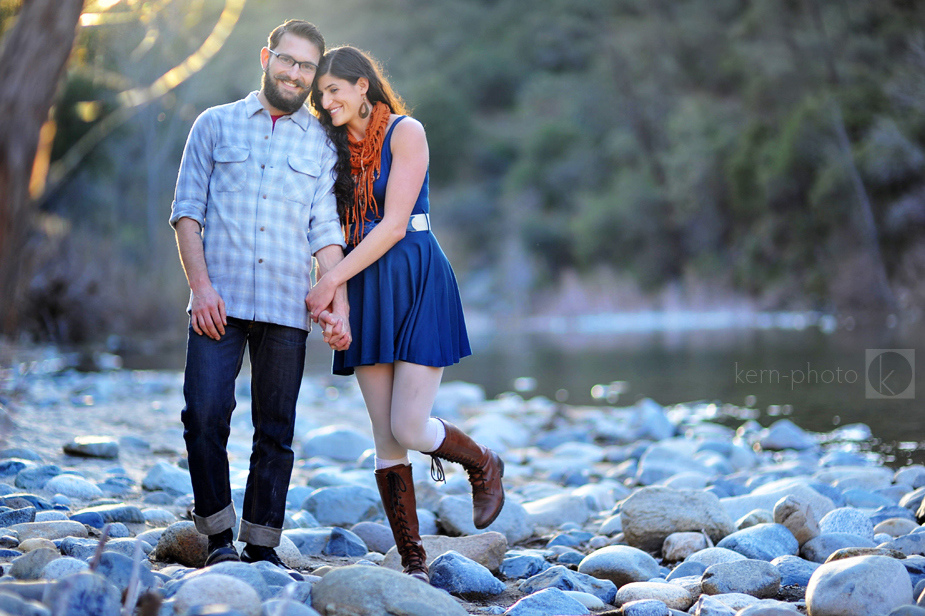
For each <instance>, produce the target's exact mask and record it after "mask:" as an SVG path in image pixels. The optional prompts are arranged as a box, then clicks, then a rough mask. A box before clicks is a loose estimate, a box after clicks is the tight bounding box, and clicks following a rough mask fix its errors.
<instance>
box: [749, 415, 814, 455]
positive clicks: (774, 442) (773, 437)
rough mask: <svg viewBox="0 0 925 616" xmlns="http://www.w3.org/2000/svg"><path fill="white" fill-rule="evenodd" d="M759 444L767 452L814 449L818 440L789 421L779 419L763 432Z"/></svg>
mask: <svg viewBox="0 0 925 616" xmlns="http://www.w3.org/2000/svg"><path fill="white" fill-rule="evenodd" d="M758 444H759V445H761V448H762V449H765V450H782V449H796V450H804V449H812V448H814V447H816V446H817V442H816V439H815V438H814V437H813V436H812V435H811V434H810V433H809V432H806V431H805V430H803V429H802V428H800V427H798V426H797V425H796V424H795V423H793V422H792V421H790V420H789V419H778V420H777V421H775V422H774V423H772V424H771V425H770V426H768V428H766V429H765V430H762V431H761V435H760V437H759V439H758Z"/></svg>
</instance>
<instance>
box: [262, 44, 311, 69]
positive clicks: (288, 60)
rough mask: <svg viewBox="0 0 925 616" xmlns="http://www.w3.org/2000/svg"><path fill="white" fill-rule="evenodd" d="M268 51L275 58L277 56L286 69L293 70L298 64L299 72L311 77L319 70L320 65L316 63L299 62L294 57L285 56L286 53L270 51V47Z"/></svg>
mask: <svg viewBox="0 0 925 616" xmlns="http://www.w3.org/2000/svg"><path fill="white" fill-rule="evenodd" d="M267 51H269V52H270V53H271V54H273V55H274V56H276V59H277V60H279V63H280V64H282V65H283V66H285V67H286V68H292V67H293V66H295V65H296V64H298V65H299V70H300V71H301V72H303V73H305V74H309V75H310V74H311V73H314V72H315V71H316V70H318V65H317V64H315V63H314V62H308V61H305V62H297V61H296V59H295V58H293V57H292V56H287V55H286V54H284V53H276V52H275V51H273V50H272V49H270V48H269V47H268V48H267Z"/></svg>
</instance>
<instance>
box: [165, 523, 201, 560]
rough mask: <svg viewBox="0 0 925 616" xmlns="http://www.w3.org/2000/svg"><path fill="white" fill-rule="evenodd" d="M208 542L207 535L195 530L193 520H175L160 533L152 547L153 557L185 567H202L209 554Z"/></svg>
mask: <svg viewBox="0 0 925 616" xmlns="http://www.w3.org/2000/svg"><path fill="white" fill-rule="evenodd" d="M208 543H209V540H208V537H206V536H205V535H203V534H201V533H200V532H199V531H197V530H196V525H195V524H194V523H193V522H190V521H185V520H184V521H182V522H176V523H175V524H171V525H170V526H168V527H167V529H166V530H165V531H164V532H163V534H162V535H161V538H160V540H158V542H157V545H156V546H155V548H154V558H155V559H156V560H159V561H163V562H176V563H180V564H181V565H184V566H187V567H202V566H203V565H205V562H206V557H207V556H208V555H209V554H208V547H209V545H208Z"/></svg>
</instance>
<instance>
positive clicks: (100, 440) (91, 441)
mask: <svg viewBox="0 0 925 616" xmlns="http://www.w3.org/2000/svg"><path fill="white" fill-rule="evenodd" d="M64 453H66V454H67V455H69V456H79V457H82V458H105V459H113V458H118V457H119V443H118V442H117V441H116V440H115V439H112V438H109V437H108V436H77V437H74V439H73V440H72V441H71V442H69V443H65V444H64Z"/></svg>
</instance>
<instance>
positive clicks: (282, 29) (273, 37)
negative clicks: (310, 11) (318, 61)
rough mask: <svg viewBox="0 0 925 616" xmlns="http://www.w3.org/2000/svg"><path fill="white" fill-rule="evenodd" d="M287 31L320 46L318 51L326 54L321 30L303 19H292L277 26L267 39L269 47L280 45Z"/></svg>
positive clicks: (273, 47)
mask: <svg viewBox="0 0 925 616" xmlns="http://www.w3.org/2000/svg"><path fill="white" fill-rule="evenodd" d="M287 32H288V33H290V34H294V35H296V36H298V37H301V38H304V39H306V40H308V41H309V42H311V43H313V44H314V45H315V47H317V48H318V51H320V52H321V55H324V37H323V36H321V30H319V29H318V27H317V26H316V25H315V24H313V23H310V22H307V21H305V20H302V19H290V20H288V21H286V22H285V23H283V24H281V25H279V26H276V28H275V29H274V30H273V32H271V33H270V37H269V38H268V39H267V47H269V48H270V49H276V46H277V45H279V40H280V39H281V38H283V35H284V34H286V33H287Z"/></svg>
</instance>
